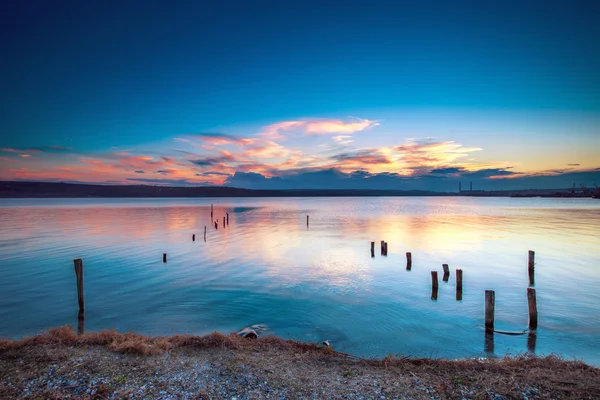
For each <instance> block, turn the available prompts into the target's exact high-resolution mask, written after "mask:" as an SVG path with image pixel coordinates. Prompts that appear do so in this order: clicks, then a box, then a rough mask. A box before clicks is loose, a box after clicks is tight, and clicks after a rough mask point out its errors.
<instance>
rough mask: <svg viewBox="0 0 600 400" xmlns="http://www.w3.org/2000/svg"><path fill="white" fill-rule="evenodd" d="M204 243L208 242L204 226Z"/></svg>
mask: <svg viewBox="0 0 600 400" xmlns="http://www.w3.org/2000/svg"><path fill="white" fill-rule="evenodd" d="M204 241H205V242H206V225H204Z"/></svg>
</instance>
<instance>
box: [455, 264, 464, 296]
mask: <svg viewBox="0 0 600 400" xmlns="http://www.w3.org/2000/svg"><path fill="white" fill-rule="evenodd" d="M462 278H463V277H462V269H457V270H456V300H462V281H463V280H462Z"/></svg>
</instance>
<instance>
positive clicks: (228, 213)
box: [225, 213, 229, 225]
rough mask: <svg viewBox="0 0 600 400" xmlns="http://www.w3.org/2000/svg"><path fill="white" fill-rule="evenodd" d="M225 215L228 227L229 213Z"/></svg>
mask: <svg viewBox="0 0 600 400" xmlns="http://www.w3.org/2000/svg"><path fill="white" fill-rule="evenodd" d="M225 214H227V225H229V213H225Z"/></svg>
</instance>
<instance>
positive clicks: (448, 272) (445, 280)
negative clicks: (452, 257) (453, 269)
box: [442, 264, 450, 282]
mask: <svg viewBox="0 0 600 400" xmlns="http://www.w3.org/2000/svg"><path fill="white" fill-rule="evenodd" d="M442 268H443V269H444V277H443V278H442V280H443V281H444V282H448V278H449V277H450V267H449V266H448V264H442Z"/></svg>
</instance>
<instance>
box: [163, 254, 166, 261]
mask: <svg viewBox="0 0 600 400" xmlns="http://www.w3.org/2000/svg"><path fill="white" fill-rule="evenodd" d="M163 262H164V263H166V262H167V253H163Z"/></svg>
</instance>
